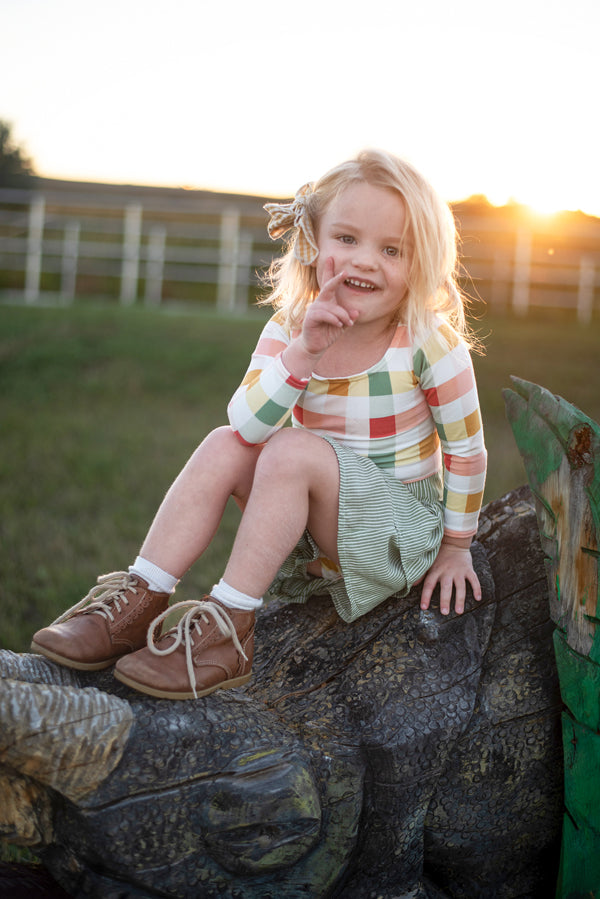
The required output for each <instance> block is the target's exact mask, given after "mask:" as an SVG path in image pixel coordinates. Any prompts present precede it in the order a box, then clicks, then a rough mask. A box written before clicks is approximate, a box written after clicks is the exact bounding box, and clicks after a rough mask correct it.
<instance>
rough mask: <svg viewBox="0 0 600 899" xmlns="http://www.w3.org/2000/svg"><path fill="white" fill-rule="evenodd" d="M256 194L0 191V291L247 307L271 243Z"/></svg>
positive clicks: (35, 296)
mask: <svg viewBox="0 0 600 899" xmlns="http://www.w3.org/2000/svg"><path fill="white" fill-rule="evenodd" d="M262 202H263V201H262V200H261V198H256V197H254V198H252V197H243V196H241V197H239V196H228V195H220V194H210V193H208V192H196V191H193V192H191V191H183V190H181V191H179V190H173V191H170V190H165V191H164V193H163V192H161V189H156V190H152V189H142V188H141V189H139V190H138V191H135V190H134V189H129V190H115V189H112V190H110V189H108V188H106V187H105V188H104V190H103V189H101V187H100V186H97V187H96V189H95V190H94V191H93V192H91V191H89V190H87V191H84V190H80V191H72V190H71V191H64V192H63V191H61V190H57V189H56V188H47V189H45V190H38V191H35V192H31V193H30V192H25V191H17V190H8V189H3V190H0V279H1V280H0V291H1V292H2V293H3V294H5V295H6V294H8V295H9V296H11V297H15V296H20V297H22V299H23V300H24V301H25V302H26V303H36V302H40V301H41V300H44V299H54V300H60V301H61V302H63V303H69V302H72V301H73V299H74V298H75V296H89V295H96V296H101V297H116V298H118V299H119V301H120V302H121V303H123V304H126V305H128V304H132V303H135V302H137V301H143V302H145V303H146V304H148V305H151V306H152V305H158V304H160V303H161V302H163V301H169V300H182V299H183V300H190V301H202V300H204V301H206V302H210V303H215V304H216V305H217V307H218V308H219V309H220V310H222V311H237V310H242V309H245V308H246V307H247V305H248V302H249V301H251V300H252V299H253V298H254V294H255V292H256V289H257V285H258V278H257V271H260V270H264V269H265V268H267V267H268V265H269V264H270V262H271V259H272V257H273V253H274V251H275V250H276V246H275V245H274V244H273V243H272V242H271V241H270V240H269V238H268V236H267V234H266V221H267V216H266V214H265V213H264V212H263V211H262Z"/></svg>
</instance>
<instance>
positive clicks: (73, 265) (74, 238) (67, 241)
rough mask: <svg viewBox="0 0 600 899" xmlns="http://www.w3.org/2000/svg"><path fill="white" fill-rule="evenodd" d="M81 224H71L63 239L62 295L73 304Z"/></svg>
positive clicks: (66, 229)
mask: <svg viewBox="0 0 600 899" xmlns="http://www.w3.org/2000/svg"><path fill="white" fill-rule="evenodd" d="M80 229H81V226H80V224H79V222H69V224H68V225H67V227H66V228H65V234H64V238H63V253H62V264H61V272H60V293H61V296H62V298H63V299H64V300H66V301H67V302H69V303H72V302H73V300H74V299H75V284H76V282H77V257H78V255H79V232H80Z"/></svg>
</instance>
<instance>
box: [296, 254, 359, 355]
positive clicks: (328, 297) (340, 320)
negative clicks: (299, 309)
mask: <svg viewBox="0 0 600 899" xmlns="http://www.w3.org/2000/svg"><path fill="white" fill-rule="evenodd" d="M323 275H324V278H323V285H322V287H321V292H320V293H319V295H318V297H317V298H316V300H314V301H313V302H312V303H311V304H310V306H309V307H308V309H307V310H306V315H305V317H304V323H303V325H302V333H301V336H300V338H299V339H300V340H301V341H302V344H303V347H304V349H305V351H306V353H307V354H308V355H310V356H314V357H317V358H318V357H320V356H322V355H323V354H324V353H325V351H326V350H327V349H329V347H330V346H331V345H332V344H334V343H335V342H336V340H337V339H338V338H339V337H340V335H341V334H343V332H344V331H345V329H346V328H351V327H352V325H353V324H354V322H355V321H356V319H357V318H358V315H359V312H358V310H357V309H346V307H345V306H342V304H341V303H340V302H339V300H338V296H337V292H338V288H339V287H340V285H341V284H343V282H344V280H345V279H346V277H347V274H346V272H345V271H341V272H339V273H338V274H337V275H336V274H335V269H334V261H333V258H329V259H327V260H326V261H325V265H324V267H323Z"/></svg>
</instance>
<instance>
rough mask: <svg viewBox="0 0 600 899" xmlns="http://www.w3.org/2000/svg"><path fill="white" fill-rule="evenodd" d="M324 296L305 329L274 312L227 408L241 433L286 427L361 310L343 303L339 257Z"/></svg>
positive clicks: (259, 434)
mask: <svg viewBox="0 0 600 899" xmlns="http://www.w3.org/2000/svg"><path fill="white" fill-rule="evenodd" d="M323 277H324V283H323V286H322V288H321V292H320V293H319V296H318V297H317V298H316V299H315V300H314V301H313V302H312V303H311V304H310V305H309V306H308V309H307V311H306V315H305V317H304V322H303V325H302V330H301V331H300V332H299V333H298V334H295V335H294V336H291V335H290V334H289V333H288V332H287V331H286V330H285V329H284V327H283V325H282V323H281V322H282V316H281V315H280V314H276V315H274V316H273V317H272V318H271V320H270V321H269V322H268V323H267V325H266V326H265V328H264V330H263V332H262V334H261V336H260V339H259V341H258V344H257V346H256V349H255V350H254V353H253V354H252V359H251V361H250V367H249V368H248V371H247V372H246V376H245V378H244V380H243V381H242V383H241V384H240V386H239V387H238V389H237V390H236V392H235V393H234V395H233V397H232V398H231V401H230V403H229V406H228V408H227V413H228V416H229V423H230V425H231V427H232V428H233V430H234V431H235V433H236V435H237V437H238V439H240V440H241V441H242V442H243V443H247V444H251V445H256V444H260V443H265V441H267V440H268V439H269V437H271V436H272V435H273V434H274V433H275V432H276V431H278V430H279V429H280V428H282V427H283V425H284V424H285V422H286V421H287V419H288V418H289V415H290V412H291V410H292V409H293V407H294V406H295V405H296V403H297V402H298V398H299V397H300V395H301V394H302V393H303V392H304V390H305V389H306V386H307V384H308V382H309V381H310V378H311V375H312V373H313V370H314V368H315V366H316V364H317V363H318V361H319V360H320V359H321V358H322V356H323V355H324V354H325V353H326V352H327V350H328V349H329V347H330V346H332V345H333V344H334V343H335V342H336V340H337V339H338V338H339V337H340V335H341V334H342V332H343V331H344V329H345V328H348V327H351V326H352V325H353V324H354V321H355V320H356V317H357V315H358V313H357V312H355V311H353V310H350V311H348V310H346V309H345V308H344V307H343V306H341V305H340V304H339V303H338V300H337V294H336V292H337V288H338V285H339V284H341V282H342V281H343V279H344V278H345V277H346V273H345V272H343V271H342V272H338V274H337V275H335V274H334V271H333V260H332V259H328V260H327V261H326V263H325V266H324V275H323Z"/></svg>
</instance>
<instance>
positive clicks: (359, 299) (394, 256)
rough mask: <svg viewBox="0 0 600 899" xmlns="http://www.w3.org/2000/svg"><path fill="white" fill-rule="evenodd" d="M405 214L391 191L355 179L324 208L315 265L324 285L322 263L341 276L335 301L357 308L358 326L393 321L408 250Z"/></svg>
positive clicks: (404, 284)
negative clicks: (329, 263) (330, 260)
mask: <svg viewBox="0 0 600 899" xmlns="http://www.w3.org/2000/svg"><path fill="white" fill-rule="evenodd" d="M405 218H406V211H405V208H404V203H403V201H402V199H401V197H400V196H399V195H398V194H397V193H396V192H395V191H393V190H388V189H386V188H382V187H374V186H373V185H372V184H368V183H367V182H366V181H357V182H355V183H353V184H350V185H349V186H348V187H346V188H345V189H344V190H343V191H342V192H341V193H340V194H339V195H338V196H337V197H336V198H335V199H334V200H333V201H332V202H331V204H330V205H329V206H328V208H327V209H326V210H325V212H324V214H323V216H322V218H321V221H320V223H319V229H318V234H317V243H318V246H319V256H318V258H317V261H316V263H315V265H316V270H317V281H318V283H319V287H323V279H324V277H325V275H324V269H325V262H326V260H327V259H333V264H334V274H336V275H337V274H339V273H340V272H342V271H345V272H346V275H347V277H346V279H345V280H344V282H343V283H342V285H341V287H340V288H339V289H338V293H337V297H338V300H339V302H340V303H341V304H342V305H344V306H346V307H347V308H348V309H357V310H358V311H359V317H358V319H357V323H363V324H364V323H367V322H373V321H376V320H379V319H382V320H385V319H387V320H388V323H389V322H391V321H393V320H394V319H395V318H396V315H397V312H398V308H399V306H400V305H401V303H402V300H403V299H404V297H405V295H406V289H407V278H408V272H409V268H410V261H411V248H410V247H409V246H407V245H406V243H405V239H403V234H404V226H405Z"/></svg>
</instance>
